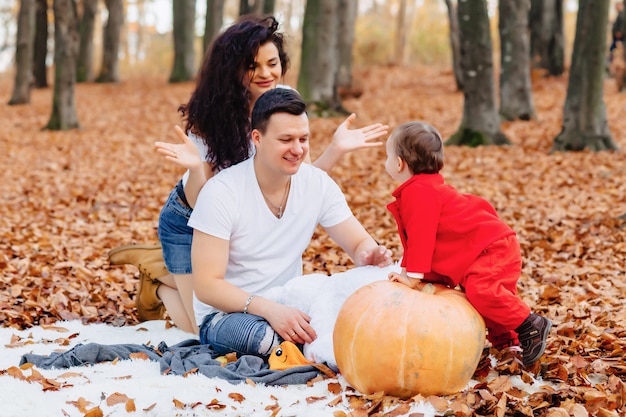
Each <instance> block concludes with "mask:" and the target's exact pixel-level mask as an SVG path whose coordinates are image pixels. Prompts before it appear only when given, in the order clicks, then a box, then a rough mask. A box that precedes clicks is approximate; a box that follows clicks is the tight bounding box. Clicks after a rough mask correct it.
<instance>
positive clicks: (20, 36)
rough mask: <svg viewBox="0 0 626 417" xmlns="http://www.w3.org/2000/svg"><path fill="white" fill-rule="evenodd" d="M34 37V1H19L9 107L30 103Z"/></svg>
mask: <svg viewBox="0 0 626 417" xmlns="http://www.w3.org/2000/svg"><path fill="white" fill-rule="evenodd" d="M34 35H35V0H21V1H20V11H19V13H18V16H17V41H16V42H15V84H14V85H13V95H12V96H11V99H10V100H9V103H8V104H10V105H13V104H28V103H30V87H31V84H32V79H33V60H32V58H33V44H34V40H35V38H34Z"/></svg>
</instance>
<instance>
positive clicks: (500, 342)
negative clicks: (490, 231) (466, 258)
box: [460, 235, 530, 347]
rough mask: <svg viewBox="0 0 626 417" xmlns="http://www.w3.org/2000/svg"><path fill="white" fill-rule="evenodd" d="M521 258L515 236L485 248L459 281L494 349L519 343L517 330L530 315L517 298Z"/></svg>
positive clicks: (525, 306) (524, 304)
mask: <svg viewBox="0 0 626 417" xmlns="http://www.w3.org/2000/svg"><path fill="white" fill-rule="evenodd" d="M521 271H522V259H521V255H520V247H519V242H518V241H517V238H516V237H515V236H514V235H511V236H509V237H506V238H504V239H500V240H498V241H496V242H494V243H492V244H491V245H489V247H487V249H485V250H484V251H483V252H482V253H481V254H480V256H479V257H478V258H477V259H476V261H474V263H473V264H472V265H471V266H470V267H469V268H468V269H467V271H466V272H465V276H464V277H463V279H462V280H461V282H460V285H461V287H462V288H463V291H465V295H466V296H467V299H468V300H469V302H470V303H471V304H472V305H473V306H474V308H475V309H476V311H478V313H479V314H480V315H481V316H482V317H483V320H485V326H486V327H487V331H488V333H487V339H489V341H490V342H491V343H492V344H493V345H494V346H496V347H503V346H506V345H509V344H511V343H512V344H516V345H517V344H519V340H518V339H517V333H516V332H515V330H514V329H516V328H517V327H518V326H519V325H520V324H522V322H523V321H524V320H525V319H526V317H528V315H529V314H530V308H529V307H528V306H527V305H526V303H524V302H523V301H522V300H521V299H520V298H519V297H518V296H517V281H518V279H519V276H520V274H521Z"/></svg>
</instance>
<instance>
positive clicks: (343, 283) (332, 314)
mask: <svg viewBox="0 0 626 417" xmlns="http://www.w3.org/2000/svg"><path fill="white" fill-rule="evenodd" d="M399 269H400V267H399V266H398V265H392V266H388V267H386V268H378V267H375V266H362V267H358V268H353V269H350V270H348V271H346V272H339V273H336V274H333V275H331V276H327V275H323V274H310V275H303V276H301V277H297V278H294V279H292V280H291V281H289V282H288V283H287V284H285V285H283V286H281V287H277V288H273V289H272V290H270V291H269V292H266V293H264V294H263V296H264V297H267V298H269V299H272V300H274V301H277V302H279V303H282V304H286V305H290V306H292V307H296V308H298V309H299V310H302V311H303V312H305V313H307V314H308V315H309V316H311V326H312V327H313V329H315V332H316V333H317V339H316V340H315V341H313V342H312V343H310V344H306V345H305V346H304V356H305V357H306V358H307V359H308V360H310V361H313V362H326V363H327V364H328V366H330V367H331V368H333V369H335V370H336V369H337V362H336V361H335V354H334V352H333V328H334V325H335V321H336V319H337V314H339V310H340V309H341V306H342V305H343V302H344V301H345V300H346V298H348V297H349V296H350V295H351V294H352V293H354V291H356V290H357V289H359V288H361V287H362V286H364V285H367V284H369V283H372V282H375V281H381V280H387V275H389V272H392V271H396V272H397V271H399Z"/></svg>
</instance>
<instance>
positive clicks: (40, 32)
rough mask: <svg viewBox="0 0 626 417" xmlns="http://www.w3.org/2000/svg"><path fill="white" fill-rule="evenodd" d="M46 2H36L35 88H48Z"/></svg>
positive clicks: (41, 0) (40, 0) (42, 0)
mask: <svg viewBox="0 0 626 417" xmlns="http://www.w3.org/2000/svg"><path fill="white" fill-rule="evenodd" d="M47 58H48V1H47V0H36V10H35V45H34V51H33V77H34V83H35V87H36V88H46V87H48V65H47V63H46V59H47Z"/></svg>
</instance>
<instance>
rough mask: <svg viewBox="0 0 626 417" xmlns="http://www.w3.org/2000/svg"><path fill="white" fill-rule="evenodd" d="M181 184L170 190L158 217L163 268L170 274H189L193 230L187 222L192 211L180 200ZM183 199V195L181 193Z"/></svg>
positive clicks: (183, 200)
mask: <svg viewBox="0 0 626 417" xmlns="http://www.w3.org/2000/svg"><path fill="white" fill-rule="evenodd" d="M181 187H182V184H181V185H179V186H177V187H176V188H174V189H173V190H172V192H171V193H170V195H169V197H168V198H167V201H166V202H165V205H164V206H163V208H162V209H161V214H160V215H159V228H158V233H159V240H160V241H161V246H162V248H163V260H164V261H165V267H166V268H167V270H168V271H169V272H170V273H172V274H179V275H182V274H185V275H186V274H191V239H192V237H193V228H191V227H189V226H187V221H188V220H189V216H191V212H192V211H193V209H192V208H191V207H189V205H188V204H187V203H186V200H185V199H184V198H181V195H180V193H181ZM183 197H184V193H183Z"/></svg>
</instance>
